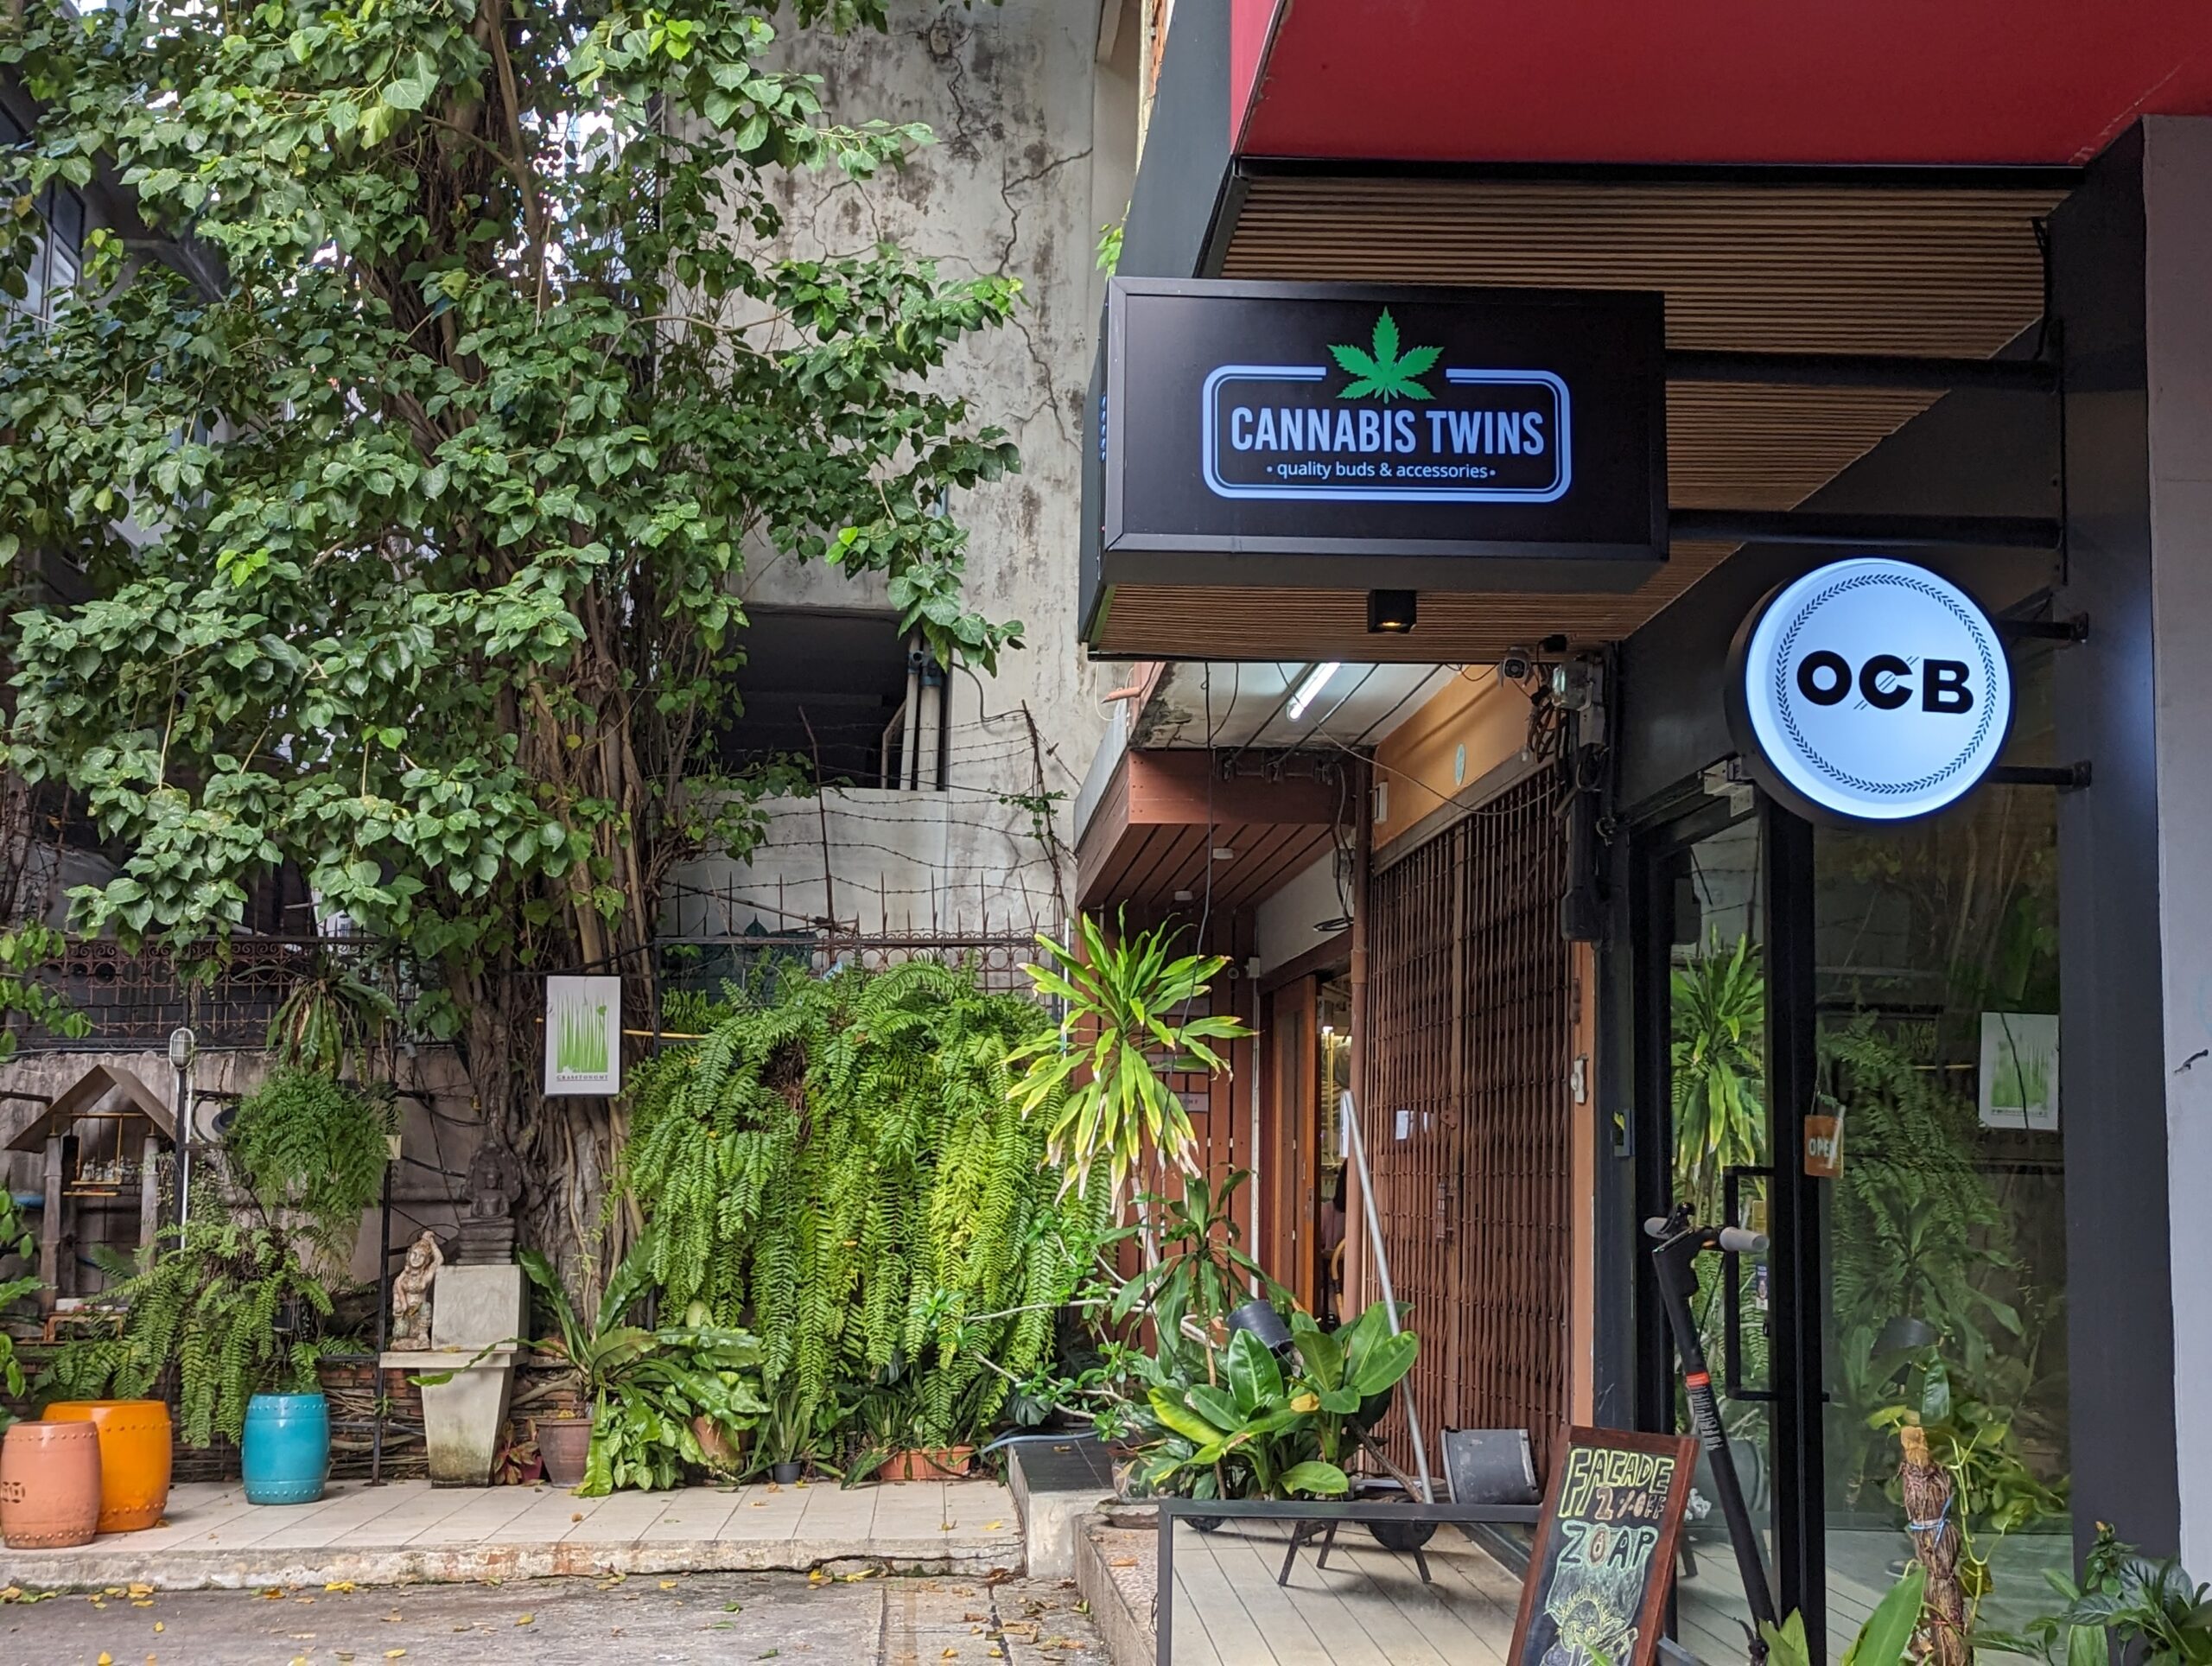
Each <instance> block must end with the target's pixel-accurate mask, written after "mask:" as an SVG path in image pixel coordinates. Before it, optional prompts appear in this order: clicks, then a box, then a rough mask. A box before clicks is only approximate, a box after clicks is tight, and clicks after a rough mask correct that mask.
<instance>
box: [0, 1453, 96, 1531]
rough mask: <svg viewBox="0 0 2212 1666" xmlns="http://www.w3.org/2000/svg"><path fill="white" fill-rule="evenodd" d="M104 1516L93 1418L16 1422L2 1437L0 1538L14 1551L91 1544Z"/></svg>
mask: <svg viewBox="0 0 2212 1666" xmlns="http://www.w3.org/2000/svg"><path fill="white" fill-rule="evenodd" d="M99 1519H100V1440H99V1435H98V1434H95V1433H94V1432H93V1429H92V1425H91V1424H89V1423H17V1424H16V1425H14V1426H13V1427H12V1428H10V1429H9V1431H8V1434H7V1438H6V1440H0V1540H5V1541H6V1542H7V1546H8V1548H9V1549H10V1550H59V1549H61V1548H65V1547H67V1546H69V1545H73V1544H89V1543H91V1542H92V1535H93V1533H94V1532H96V1531H97V1530H98V1529H99Z"/></svg>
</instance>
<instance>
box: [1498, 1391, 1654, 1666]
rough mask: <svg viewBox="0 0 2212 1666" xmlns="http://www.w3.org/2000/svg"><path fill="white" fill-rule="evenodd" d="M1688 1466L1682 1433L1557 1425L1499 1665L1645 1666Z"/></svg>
mask: <svg viewBox="0 0 2212 1666" xmlns="http://www.w3.org/2000/svg"><path fill="white" fill-rule="evenodd" d="M1696 1466H1697V1440H1696V1437H1695V1436H1694V1435H1688V1434H1682V1435H1674V1434H1635V1433H1633V1432H1631V1431H1629V1430H1625V1429H1589V1428H1577V1429H1569V1430H1568V1431H1567V1438H1566V1439H1565V1440H1563V1441H1562V1442H1561V1443H1560V1450H1559V1453H1558V1455H1557V1456H1556V1457H1555V1459H1554V1463H1553V1469H1552V1485H1551V1490H1550V1491H1549V1492H1548V1493H1546V1494H1545V1496H1544V1514H1543V1519H1542V1520H1541V1522H1540V1523H1538V1524H1537V1528H1536V1542H1535V1548H1534V1549H1533V1551H1532V1553H1531V1554H1530V1555H1529V1572H1528V1574H1527V1576H1526V1578H1525V1579H1524V1580H1523V1581H1522V1587H1521V1612H1520V1617H1519V1618H1517V1619H1516V1621H1515V1623H1514V1627H1513V1647H1512V1650H1511V1651H1510V1653H1509V1654H1508V1655H1507V1656H1506V1661H1507V1666H1650V1663H1651V1662H1652V1660H1653V1659H1654V1658H1656V1656H1657V1653H1658V1649H1659V1633H1660V1632H1661V1631H1662V1630H1663V1629H1664V1627H1665V1623H1666V1614H1667V1587H1668V1586H1669V1583H1670V1582H1671V1581H1672V1580H1673V1578H1674V1574H1675V1551H1676V1545H1677V1542H1678V1541H1679V1539H1680V1537H1681V1530H1682V1511H1683V1510H1684V1509H1685V1508H1686V1507H1687V1506H1688V1503H1689V1496H1690V1478H1691V1476H1692V1475H1693V1474H1694V1472H1695V1469H1696Z"/></svg>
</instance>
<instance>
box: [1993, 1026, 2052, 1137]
mask: <svg viewBox="0 0 2212 1666" xmlns="http://www.w3.org/2000/svg"><path fill="white" fill-rule="evenodd" d="M1981 1125H1982V1126H1983V1127H1984V1128H2007V1129H2015V1130H2025V1131H2026V1132H2028V1133H2031V1134H2056V1132H2058V1014H2056V1013H1984V1014H1982V1015H1981Z"/></svg>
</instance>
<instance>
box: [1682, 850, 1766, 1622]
mask: <svg viewBox="0 0 2212 1666" xmlns="http://www.w3.org/2000/svg"><path fill="white" fill-rule="evenodd" d="M1759 869H1760V833H1759V823H1758V818H1757V817H1745V818H1744V819H1742V820H1739V821H1737V822H1734V823H1732V824H1730V825H1728V826H1726V827H1723V828H1720V829H1719V830H1717V831H1715V832H1713V833H1712V834H1710V835H1708V836H1706V837H1704V838H1701V839H1699V840H1698V841H1696V842H1695V843H1691V844H1688V845H1686V846H1684V847H1683V848H1682V849H1681V850H1679V851H1678V852H1676V853H1675V855H1672V856H1671V857H1670V858H1669V860H1668V861H1667V862H1666V863H1665V865H1664V867H1663V868H1662V872H1661V874H1660V882H1661V895H1662V904H1663V906H1664V907H1665V910H1666V912H1667V914H1668V916H1669V931H1668V939H1669V950H1668V982H1667V1071H1668V1084H1667V1103H1668V1107H1669V1113H1670V1116H1671V1119H1672V1135H1671V1141H1670V1147H1669V1149H1670V1154H1671V1161H1670V1164H1669V1168H1670V1180H1671V1184H1672V1200H1673V1201H1676V1202H1688V1204H1689V1205H1690V1206H1691V1209H1692V1210H1693V1211H1694V1213H1695V1214H1696V1216H1697V1218H1698V1219H1700V1221H1724V1222H1725V1221H1730V1220H1732V1221H1733V1222H1734V1224H1738V1225H1742V1226H1749V1227H1752V1228H1754V1229H1756V1230H1764V1229H1765V1226H1766V1185H1765V1178H1764V1170H1765V1168H1766V1167H1767V1166H1768V1164H1769V1162H1770V1134H1769V1131H1768V1114H1767V1095H1766V1046H1767V1014H1766V1001H1767V994H1766V957H1765V952H1764V932H1763V930H1762V922H1761V919H1760V898H1759V877H1760V874H1759ZM1747 1171H1748V1172H1747ZM1740 1272H1741V1276H1740V1277H1739V1279H1738V1282H1737V1287H1736V1289H1735V1291H1734V1301H1735V1305H1736V1309H1737V1317H1738V1341H1739V1346H1738V1351H1737V1358H1736V1364H1737V1368H1738V1369H1737V1370H1734V1371H1733V1372H1731V1371H1729V1370H1727V1369H1726V1361H1727V1360H1728V1358H1729V1355H1728V1350H1727V1346H1726V1342H1727V1329H1728V1326H1727V1318H1728V1314H1727V1309H1726V1302H1727V1301H1728V1300H1729V1291H1728V1288H1727V1286H1726V1281H1724V1279H1723V1276H1722V1266H1721V1263H1720V1261H1719V1258H1718V1257H1716V1256H1701V1257H1700V1259H1699V1262H1698V1294H1697V1298H1696V1301H1695V1305H1694V1313H1695V1316H1696V1318H1697V1320H1698V1328H1699V1330H1700V1332H1701V1334H1702V1337H1703V1340H1704V1345H1705V1351H1706V1354H1707V1359H1708V1360H1709V1362H1710V1363H1711V1364H1712V1365H1713V1373H1714V1380H1715V1384H1716V1387H1717V1388H1718V1389H1719V1404H1720V1415H1721V1421H1722V1424H1723V1427H1724V1428H1726V1431H1727V1434H1728V1438H1729V1448H1730V1451H1731V1453H1732V1455H1733V1457H1734V1459H1735V1464H1736V1469H1737V1472H1738V1476H1739V1478H1741V1480H1742V1482H1743V1486H1744V1495H1745V1503H1746V1504H1748V1505H1749V1506H1750V1509H1751V1517H1752V1519H1753V1522H1754V1523H1755V1524H1756V1525H1757V1527H1758V1530H1759V1533H1760V1536H1761V1538H1762V1540H1763V1542H1764V1543H1763V1549H1764V1554H1765V1555H1767V1557H1768V1560H1769V1563H1770V1565H1771V1562H1772V1556H1773V1532H1772V1525H1773V1509H1774V1503H1773V1496H1772V1487H1771V1485H1770V1480H1769V1478H1770V1475H1771V1474H1772V1465H1771V1463H1770V1450H1771V1447H1770V1440H1771V1425H1770V1415H1769V1412H1768V1408H1767V1405H1766V1403H1765V1402H1764V1400H1761V1399H1754V1398H1749V1397H1745V1396H1743V1395H1739V1394H1737V1393H1735V1392H1734V1390H1735V1389H1744V1390H1746V1391H1748V1393H1749V1394H1751V1395H1759V1394H1764V1392H1765V1391H1767V1390H1768V1389H1769V1388H1770V1381H1771V1379H1770V1376H1769V1371H1768V1364H1767V1360H1768V1350H1767V1332H1766V1300H1765V1286H1764V1274H1763V1269H1757V1268H1752V1267H1750V1266H1748V1265H1747V1266H1745V1267H1744V1268H1742V1269H1740ZM1675 1418H1676V1427H1677V1428H1684V1429H1687V1428H1688V1427H1689V1421H1688V1408H1687V1407H1686V1406H1685V1405H1684V1404H1683V1403H1682V1401H1681V1389H1680V1387H1679V1385H1677V1388H1676V1404H1675ZM1709 1477H1710V1469H1709V1466H1708V1465H1707V1461H1706V1460H1705V1459H1703V1458H1700V1460H1699V1466H1698V1481H1697V1484H1696V1485H1695V1487H1694V1491H1693V1492H1692V1494H1691V1497H1690V1505H1689V1513H1688V1521H1687V1523H1686V1524H1685V1527H1684V1530H1683V1536H1684V1543H1685V1545H1686V1547H1687V1555H1685V1557H1684V1558H1683V1563H1682V1566H1681V1568H1680V1570H1679V1572H1678V1576H1677V1580H1676V1587H1675V1589H1676V1593H1677V1606H1676V1618H1675V1634H1676V1636H1677V1637H1678V1639H1679V1640H1680V1641H1681V1644H1683V1646H1684V1647H1685V1648H1687V1649H1688V1650H1690V1651H1691V1652H1692V1653H1694V1654H1695V1655H1696V1656H1698V1657H1699V1658H1700V1659H1701V1660H1732V1659H1739V1658H1741V1657H1742V1656H1743V1653H1744V1630H1743V1622H1744V1620H1745V1617H1746V1616H1747V1615H1748V1614H1749V1612H1750V1607H1749V1605H1748V1604H1747V1603H1746V1602H1745V1599H1744V1588H1743V1582H1742V1580H1741V1577H1740V1576H1739V1574H1738V1572H1737V1568H1736V1561H1735V1557H1734V1555H1733V1553H1732V1549H1731V1548H1730V1546H1729V1542H1728V1531H1727V1525H1726V1523H1725V1522H1724V1521H1723V1520H1722V1518H1721V1515H1720V1511H1719V1505H1718V1503H1717V1502H1716V1498H1715V1494H1714V1492H1713V1485H1712V1482H1711V1479H1710V1478H1709Z"/></svg>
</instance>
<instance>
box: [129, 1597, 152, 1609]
mask: <svg viewBox="0 0 2212 1666" xmlns="http://www.w3.org/2000/svg"><path fill="white" fill-rule="evenodd" d="M130 1606H132V1607H133V1608H151V1607H152V1606H154V1599H152V1598H151V1597H133V1598H131V1599H130Z"/></svg>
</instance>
